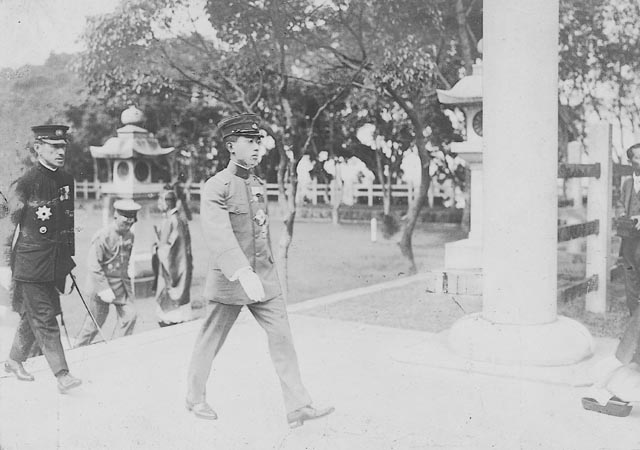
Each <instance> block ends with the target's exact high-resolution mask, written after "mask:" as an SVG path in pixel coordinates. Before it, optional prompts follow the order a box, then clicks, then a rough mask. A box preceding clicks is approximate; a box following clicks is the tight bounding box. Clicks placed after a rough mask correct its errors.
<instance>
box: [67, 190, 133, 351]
mask: <svg viewBox="0 0 640 450" xmlns="http://www.w3.org/2000/svg"><path fill="white" fill-rule="evenodd" d="M113 208H114V210H115V212H114V215H113V223H111V224H110V225H108V226H106V227H104V228H102V229H101V230H99V231H98V232H97V233H96V234H95V235H94V236H93V239H92V240H91V247H89V254H88V256H87V266H88V268H89V273H88V275H87V290H86V292H87V297H88V301H89V309H90V310H91V314H93V317H94V318H95V319H96V322H97V323H98V326H100V327H102V325H104V322H105V320H107V316H108V315H109V305H110V304H112V303H113V305H114V306H115V308H116V312H117V313H118V321H119V330H120V332H119V335H121V336H128V335H130V334H131V333H133V328H134V327H135V325H136V319H137V316H138V314H137V312H136V308H135V306H134V305H133V290H132V286H131V279H130V278H129V273H128V268H129V260H130V258H131V249H132V248H133V232H132V231H131V227H132V226H133V224H134V223H135V222H136V220H137V213H138V210H139V209H140V205H139V204H137V203H136V202H134V201H132V200H117V201H115V202H114V203H113ZM97 334H98V328H97V327H96V325H95V324H94V323H93V320H91V317H90V316H89V314H87V315H86V317H85V319H84V324H83V325H82V329H81V330H80V333H79V334H78V337H77V338H76V347H80V346H82V345H88V344H89V343H91V341H92V340H93V338H95V337H96V335H97Z"/></svg>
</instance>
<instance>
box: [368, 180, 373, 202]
mask: <svg viewBox="0 0 640 450" xmlns="http://www.w3.org/2000/svg"><path fill="white" fill-rule="evenodd" d="M367 205H369V206H373V183H372V184H370V185H369V186H368V187H367Z"/></svg>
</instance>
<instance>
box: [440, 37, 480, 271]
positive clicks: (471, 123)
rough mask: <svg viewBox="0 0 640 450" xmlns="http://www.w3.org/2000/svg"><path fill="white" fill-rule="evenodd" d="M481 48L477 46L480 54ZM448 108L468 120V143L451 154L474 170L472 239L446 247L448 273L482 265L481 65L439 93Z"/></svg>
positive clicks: (457, 145)
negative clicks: (455, 108)
mask: <svg viewBox="0 0 640 450" xmlns="http://www.w3.org/2000/svg"><path fill="white" fill-rule="evenodd" d="M480 46H481V44H478V47H479V48H478V49H479V50H480ZM437 92H438V100H439V101H440V103H442V104H443V105H445V106H448V107H458V108H460V109H461V110H462V112H463V113H464V117H465V129H466V137H467V138H466V140H465V141H464V142H454V143H452V144H451V150H452V151H453V152H455V153H457V154H458V156H460V157H461V158H462V159H464V160H465V161H466V163H467V164H468V166H469V168H470V169H471V183H470V191H471V226H470V230H469V238H468V239H463V240H460V241H455V242H450V243H448V244H445V269H478V270H480V267H481V265H482V61H481V60H478V62H477V63H476V64H474V65H473V73H472V74H471V75H469V76H466V77H464V78H462V79H461V80H460V81H458V83H456V85H455V86H453V88H451V89H449V90H440V89H439V90H438V91H437Z"/></svg>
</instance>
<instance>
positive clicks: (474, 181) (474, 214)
mask: <svg viewBox="0 0 640 450" xmlns="http://www.w3.org/2000/svg"><path fill="white" fill-rule="evenodd" d="M470 169H471V186H470V189H471V196H470V197H471V224H470V227H469V239H470V240H472V241H478V242H480V245H482V244H481V242H482V235H483V231H482V228H483V218H482V216H483V206H482V203H483V197H484V195H483V191H484V188H483V187H482V185H483V177H484V173H483V171H482V162H480V163H472V164H471V165H470Z"/></svg>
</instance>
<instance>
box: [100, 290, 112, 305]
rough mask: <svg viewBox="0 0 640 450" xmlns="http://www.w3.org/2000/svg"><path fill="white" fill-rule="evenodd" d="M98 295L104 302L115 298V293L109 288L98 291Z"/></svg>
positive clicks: (110, 301)
mask: <svg viewBox="0 0 640 450" xmlns="http://www.w3.org/2000/svg"><path fill="white" fill-rule="evenodd" d="M98 297H100V300H102V301H103V302H105V303H113V301H114V300H115V299H116V294H115V293H114V292H113V291H112V290H111V289H105V290H104V291H100V292H98Z"/></svg>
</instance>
